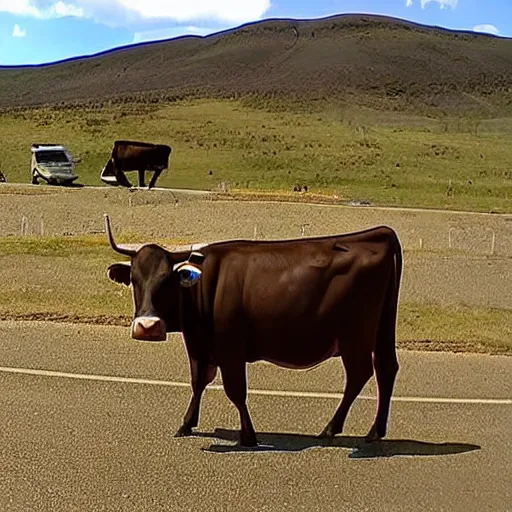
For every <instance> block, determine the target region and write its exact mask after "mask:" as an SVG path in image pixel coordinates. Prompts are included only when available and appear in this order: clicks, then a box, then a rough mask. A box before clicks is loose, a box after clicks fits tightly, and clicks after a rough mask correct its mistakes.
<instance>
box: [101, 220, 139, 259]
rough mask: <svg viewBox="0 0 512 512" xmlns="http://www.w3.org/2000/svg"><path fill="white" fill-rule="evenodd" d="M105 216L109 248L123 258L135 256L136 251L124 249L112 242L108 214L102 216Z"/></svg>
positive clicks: (112, 236)
mask: <svg viewBox="0 0 512 512" xmlns="http://www.w3.org/2000/svg"><path fill="white" fill-rule="evenodd" d="M104 216H105V231H106V232H107V236H108V241H109V243H110V247H112V249H114V251H116V252H117V253H119V254H122V255H123V256H130V257H132V256H135V254H136V253H137V251H136V250H135V249H128V248H126V247H122V246H121V245H117V244H116V242H115V240H114V235H113V234H112V228H111V227H110V218H109V216H108V214H106V213H105V214H104Z"/></svg>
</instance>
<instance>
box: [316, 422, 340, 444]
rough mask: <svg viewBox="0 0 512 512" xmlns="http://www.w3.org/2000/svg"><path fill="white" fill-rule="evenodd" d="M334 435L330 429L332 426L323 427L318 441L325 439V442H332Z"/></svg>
mask: <svg viewBox="0 0 512 512" xmlns="http://www.w3.org/2000/svg"><path fill="white" fill-rule="evenodd" d="M335 435H336V434H335V433H334V431H333V429H332V426H331V425H327V427H325V428H324V429H323V430H322V433H321V434H320V435H319V436H318V438H319V439H326V440H327V441H332V440H333V439H334V436H335Z"/></svg>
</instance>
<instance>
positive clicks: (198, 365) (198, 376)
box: [175, 359, 217, 437]
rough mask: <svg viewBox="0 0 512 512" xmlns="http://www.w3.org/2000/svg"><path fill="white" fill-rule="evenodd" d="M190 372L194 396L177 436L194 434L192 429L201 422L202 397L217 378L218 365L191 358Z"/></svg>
mask: <svg viewBox="0 0 512 512" xmlns="http://www.w3.org/2000/svg"><path fill="white" fill-rule="evenodd" d="M190 374H191V380H192V398H191V400H190V403H189V405H188V408H187V412H186V413H185V416H184V418H183V425H182V426H181V427H180V429H179V430H178V432H177V433H176V436H175V437H184V436H190V435H192V429H193V428H195V427H197V425H198V424H199V408H200V406H201V398H202V396H203V392H204V390H205V388H206V386H208V384H210V382H212V381H213V379H215V375H216V374H217V367H216V366H211V365H209V364H207V363H202V362H200V361H196V360H195V359H191V360H190Z"/></svg>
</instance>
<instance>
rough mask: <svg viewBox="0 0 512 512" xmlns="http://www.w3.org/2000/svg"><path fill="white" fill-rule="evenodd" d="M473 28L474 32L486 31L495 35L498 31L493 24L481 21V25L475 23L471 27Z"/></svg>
mask: <svg viewBox="0 0 512 512" xmlns="http://www.w3.org/2000/svg"><path fill="white" fill-rule="evenodd" d="M473 30H474V31H475V32H486V33H488V34H494V35H495V36H497V35H498V34H499V33H500V31H499V30H498V29H497V28H496V27H495V26H494V25H491V24H489V23H482V25H475V26H474V27H473Z"/></svg>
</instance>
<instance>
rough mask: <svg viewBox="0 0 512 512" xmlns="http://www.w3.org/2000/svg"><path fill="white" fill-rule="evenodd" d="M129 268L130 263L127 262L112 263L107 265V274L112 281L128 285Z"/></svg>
mask: <svg viewBox="0 0 512 512" xmlns="http://www.w3.org/2000/svg"><path fill="white" fill-rule="evenodd" d="M130 270H131V265H130V264H129V263H114V264H113V265H110V267H108V271H107V275H108V277H109V279H111V280H112V281H115V282H116V283H119V284H124V285H126V286H129V285H130Z"/></svg>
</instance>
